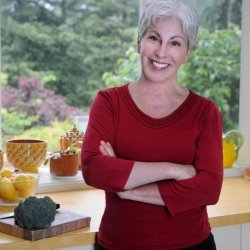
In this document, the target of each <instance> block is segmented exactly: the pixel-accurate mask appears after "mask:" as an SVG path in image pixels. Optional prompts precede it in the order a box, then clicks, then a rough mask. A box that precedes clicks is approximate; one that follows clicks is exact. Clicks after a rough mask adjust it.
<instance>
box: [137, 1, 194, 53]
mask: <svg viewBox="0 0 250 250" xmlns="http://www.w3.org/2000/svg"><path fill="white" fill-rule="evenodd" d="M158 18H160V19H166V18H178V20H179V22H180V24H181V27H182V31H183V33H184V34H185V35H186V37H187V40H188V47H189V48H191V49H192V48H194V46H195V40H196V36H197V31H198V27H199V21H198V15H197V12H196V10H195V9H194V8H192V7H191V6H189V5H188V4H186V3H184V2H183V1H181V0H151V1H149V2H148V3H147V5H146V7H145V9H144V11H143V14H142V16H141V18H140V22H139V27H138V41H141V39H142V38H143V37H144V36H145V34H146V33H147V32H148V30H149V29H150V28H152V26H154V25H155V23H156V21H157V19H158Z"/></svg>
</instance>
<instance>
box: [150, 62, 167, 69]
mask: <svg viewBox="0 0 250 250" xmlns="http://www.w3.org/2000/svg"><path fill="white" fill-rule="evenodd" d="M153 65H154V66H155V67H157V68H161V69H162V68H166V67H167V66H168V64H167V63H157V62H153Z"/></svg>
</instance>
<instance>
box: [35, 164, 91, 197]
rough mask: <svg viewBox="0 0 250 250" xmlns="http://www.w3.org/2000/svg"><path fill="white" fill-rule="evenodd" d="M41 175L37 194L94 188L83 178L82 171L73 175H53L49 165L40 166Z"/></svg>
mask: <svg viewBox="0 0 250 250" xmlns="http://www.w3.org/2000/svg"><path fill="white" fill-rule="evenodd" d="M39 176H40V178H39V183H38V187H37V192H36V193H37V194H39V193H52V192H62V191H73V190H85V189H92V187H90V186H88V185H87V184H86V183H85V181H84V180H83V177H82V172H81V171H78V173H77V175H76V176H72V177H71V176H70V177H53V176H51V174H50V172H49V168H48V167H40V168H39Z"/></svg>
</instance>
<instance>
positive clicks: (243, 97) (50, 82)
mask: <svg viewBox="0 0 250 250" xmlns="http://www.w3.org/2000/svg"><path fill="white" fill-rule="evenodd" d="M23 2H25V1H23ZM49 2H51V1H46V0H41V1H37V4H35V5H36V6H33V7H34V8H39V4H41V5H40V7H41V6H43V9H40V11H44V13H45V14H46V15H47V16H46V15H45V17H46V18H47V21H48V20H49V21H50V22H51V24H53V23H54V24H55V22H57V21H58V20H57V19H56V18H57V17H58V16H57V15H60V13H61V14H62V13H64V12H63V11H62V10H63V9H62V8H61V7H62V6H60V4H58V5H55V6H54V7H53V8H54V10H56V11H55V13H54V14H55V15H53V8H52V7H51V6H50V5H49V4H48V3H49ZM56 2H57V3H59V2H60V1H55V3H56ZM76 2H78V6H75V9H74V8H73V9H64V10H66V14H65V13H64V14H65V15H66V16H64V17H66V19H67V24H68V25H69V26H70V27H71V28H72V29H73V28H74V29H76V30H77V31H78V33H80V32H82V31H83V30H89V29H91V28H93V26H95V28H96V30H95V32H96V34H95V35H93V36H92V38H93V37H98V38H99V37H100V32H102V30H103V29H104V28H106V26H104V24H103V23H102V22H99V23H98V22H96V20H95V21H94V19H89V20H88V23H86V24H85V25H86V26H81V25H80V23H79V22H76V19H74V18H79V19H78V20H81V18H83V16H81V12H84V13H87V12H86V10H90V11H92V12H93V13H94V12H95V11H97V9H98V8H104V7H105V1H97V2H99V3H100V5H99V6H86V5H84V4H80V3H84V0H79V1H76ZM121 2H123V1H115V2H114V3H115V5H116V7H117V8H120V10H121V9H122V7H121ZM145 2H146V1H145V0H140V4H141V8H143V6H144V5H145ZM190 2H193V1H190ZM200 2H204V1H200ZM219 2H221V1H219ZM102 3H103V6H102V5H101V4H102ZM79 4H80V5H79ZM135 4H137V6H138V1H137V0H135V1H132V0H131V5H130V7H131V9H130V11H132V9H134V7H133V6H135ZM8 6H10V1H3V4H2V5H1V7H2V12H4V11H5V10H4V9H3V8H7V7H8ZM109 6H110V4H109ZM41 8H42V7H41ZM114 8H115V6H114ZM75 10H80V11H76V12H74V11H75ZM106 10H107V11H111V10H110V9H108V8H106ZM247 10H250V3H249V1H246V0H243V2H242V41H241V49H242V50H241V82H240V110H239V129H240V131H242V133H243V134H244V137H245V142H244V145H243V148H242V150H241V151H240V159H241V160H242V161H250V156H248V152H250V132H248V130H249V129H248V128H249V127H250V114H249V112H248V110H247V107H248V105H249V103H248V102H249V101H248V100H249V99H250V87H248V85H249V84H248V82H249V80H250V73H249V72H248V70H247V65H249V64H250V47H249V44H250V41H249V37H250V25H249V23H250V18H249V17H248V16H247ZM36 11H38V9H37V10H36ZM27 13H29V14H27ZM27 13H26V14H27V18H29V20H33V21H34V20H35V21H37V19H36V18H37V16H36V15H30V12H27ZM40 13H42V12H40ZM100 13H101V12H100ZM100 13H99V14H100ZM121 13H123V15H121V16H120V17H118V16H111V18H110V23H109V25H111V27H113V29H115V26H116V24H115V22H114V18H121V19H122V18H123V19H122V20H127V22H128V23H130V24H131V27H132V26H133V27H135V26H136V25H137V19H138V10H137V12H131V13H133V15H132V18H131V17H130V19H129V17H128V12H121ZM61 17H62V19H63V15H61ZM40 18H44V16H43V17H42V16H40ZM112 18H113V19H112ZM61 21H62V20H61ZM97 21H98V20H97ZM99 21H100V20H99ZM9 22H10V20H9ZM114 24H115V25H114ZM2 25H3V24H1V26H2ZM112 25H114V26H112ZM17 27H18V28H21V27H20V26H17ZM1 28H2V27H1ZM18 28H17V29H18ZM37 28H39V29H40V30H41V29H43V28H44V27H42V26H39V24H37ZM86 28H88V29H86ZM60 29H61V30H60V33H58V39H59V40H58V43H59V42H65V43H66V45H65V43H62V47H61V51H60V52H61V53H64V52H65V47H63V45H64V46H67V42H69V43H70V39H72V40H73V47H71V49H70V50H68V51H67V55H69V57H68V59H69V60H71V61H73V62H74V64H72V65H77V68H74V67H73V66H70V68H69V70H68V71H71V72H75V76H76V78H75V79H74V80H73V81H72V82H73V83H72V86H69V87H68V88H65V84H58V85H56V84H54V83H55V82H56V80H57V79H58V77H59V76H58V75H55V74H53V72H51V70H50V68H48V67H47V68H46V65H45V66H44V68H43V70H41V71H39V70H37V68H36V70H37V71H36V72H35V73H36V75H37V76H39V77H40V78H41V79H42V81H43V82H44V83H45V87H46V88H47V87H48V88H50V87H51V88H52V89H53V91H54V93H61V94H62V95H64V96H68V97H70V98H71V103H67V104H70V105H72V106H77V105H79V104H81V102H85V104H87V103H88V104H89V103H90V100H91V98H93V95H94V93H92V94H91V95H89V93H90V92H91V89H90V88H91V86H95V87H96V86H97V84H100V86H99V87H100V88H102V87H104V85H102V84H101V83H100V75H98V76H97V77H96V78H92V80H91V81H89V84H88V85H83V84H79V79H80V78H79V75H78V73H77V72H84V74H85V75H86V74H87V73H89V71H91V72H98V65H97V64H96V63H93V62H97V60H98V57H96V58H92V59H91V58H88V55H89V54H91V53H94V52H95V50H96V48H95V46H94V45H98V42H99V39H95V40H92V42H91V40H88V41H83V40H86V39H85V38H86V37H87V36H90V35H91V33H90V32H89V31H88V32H87V31H86V33H84V35H85V36H84V35H83V36H82V37H81V39H79V38H77V37H76V36H74V35H73V34H71V33H69V32H70V30H67V29H66V28H65V26H61V27H60ZM28 30H29V31H30V32H29V33H31V32H33V30H32V29H31V27H30V29H28ZM22 31H23V30H22ZM44 32H45V35H46V34H47V35H49V34H53V32H55V30H46V29H44ZM46 32H47V33H46ZM51 32H52V33H51ZM112 32H114V31H112V30H111V31H110V32H108V33H109V36H110V37H112V35H114V36H115V35H116V33H114V34H113V33H112ZM129 32H131V30H129V29H128V30H126V32H123V33H122V36H123V37H122V38H123V39H128V37H127V36H126V35H127V34H132V33H129ZM133 32H134V31H133ZM106 33H107V32H106ZM59 34H60V35H61V36H59ZM71 35H72V36H71ZM34 39H35V38H34ZM39 39H40V40H41V44H40V45H41V46H43V47H44V46H47V48H48V51H47V53H48V54H49V53H51V51H50V49H56V47H53V46H51V44H46V42H45V41H46V39H45V40H43V39H44V37H42V36H41V37H40V38H39ZM60 39H61V40H60ZM74 39H75V40H74ZM77 39H79V40H77ZM106 39H107V38H106ZM134 39H135V38H134V37H133V39H130V40H126V41H127V42H126V43H127V45H128V44H133V42H134V41H135V40H134ZM106 41H108V42H110V40H106ZM128 41H129V42H128ZM29 42H30V44H29V46H28V47H27V49H31V45H32V39H31V40H30V41H29ZM33 42H34V41H33ZM47 42H49V41H47ZM50 42H51V43H52V41H50ZM82 43H87V45H88V46H87V47H85V48H88V49H82V48H83V47H77V46H79V44H82ZM52 45H53V43H52ZM2 46H3V44H2ZM225 46H226V45H225ZM76 47H77V48H78V49H77V50H75V51H77V54H79V55H81V56H83V57H82V58H84V60H85V62H86V63H87V64H85V65H91V67H92V68H89V67H83V68H81V62H82V59H81V60H79V59H77V57H75V56H76V54H74V53H73V52H74V49H75V48H76ZM114 47H118V46H117V44H112V48H114ZM36 49H37V50H36V51H37V54H36V56H37V58H40V57H42V56H43V57H44V58H46V57H45V56H46V55H45V54H44V55H41V54H39V53H38V52H39V47H38V48H36ZM104 50H105V51H108V52H109V53H108V54H104V53H102V52H103V50H99V54H100V53H101V54H102V59H104V60H105V59H107V60H108V55H111V54H112V51H109V50H108V49H107V47H105V48H104ZM124 52H125V50H124ZM59 55H60V53H58V54H57V56H58V57H56V58H54V59H55V60H54V61H53V60H52V61H50V63H51V64H50V65H53V66H55V65H56V66H57V67H58V68H57V72H60V70H61V72H63V78H62V79H61V80H62V83H64V81H66V80H67V79H66V78H67V77H69V75H68V73H67V70H66V71H65V69H64V70H63V69H62V68H60V66H62V65H61V64H62V61H60V60H61V58H60V57H59ZM12 56H13V55H12ZM65 56H66V55H65ZM13 58H15V57H14V56H13ZM48 58H49V57H48ZM114 58H115V57H114ZM114 58H113V59H112V60H110V61H109V63H110V64H112V65H113V66H114ZM116 59H117V58H116ZM91 60H92V61H91ZM45 61H46V60H45ZM47 61H48V62H49V59H48V60H47ZM91 62H92V63H91ZM18 63H19V62H18ZM16 65H17V64H16ZM18 65H19V69H20V68H21V69H22V67H25V64H21V63H20V64H18ZM2 68H3V65H2ZM111 70H112V69H111ZM34 71H35V70H34ZM38 71H39V72H38ZM106 71H108V69H107V70H106ZM37 72H38V73H37ZM4 73H5V72H3V74H2V75H1V80H2V83H4V79H5V76H6V75H5V74H4ZM28 73H29V72H28ZM99 73H100V72H99ZM24 80H25V79H24ZM26 80H27V79H26ZM87 80H89V79H87ZM83 86H85V87H83ZM96 89H97V88H96ZM59 90H60V91H59ZM58 91H59V92H58ZM74 91H76V92H79V93H82V95H81V96H80V98H78V99H77V98H74V94H72V93H74ZM85 96H88V97H86V98H85ZM88 98H90V99H88ZM57 100H58V99H57ZM36 101H37V104H39V102H41V100H36ZM58 103H59V105H60V104H61V100H58ZM70 105H69V106H70ZM67 107H68V106H67ZM45 110H46V109H45ZM87 111H88V110H87V109H86V110H84V109H81V113H80V114H81V115H82V114H85V113H86V112H87ZM47 113H48V112H47ZM47 115H49V114H47ZM75 115H79V113H77V112H76V113H75ZM33 119H36V117H33ZM26 122H32V121H27V120H26ZM1 125H2V123H1ZM21 125H22V124H21ZM0 135H1V134H0Z"/></svg>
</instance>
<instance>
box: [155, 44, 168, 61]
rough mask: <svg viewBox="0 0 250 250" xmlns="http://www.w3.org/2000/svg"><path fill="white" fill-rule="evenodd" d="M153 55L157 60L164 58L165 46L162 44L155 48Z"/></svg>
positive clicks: (166, 52)
mask: <svg viewBox="0 0 250 250" xmlns="http://www.w3.org/2000/svg"><path fill="white" fill-rule="evenodd" d="M155 54H156V56H157V57H159V58H164V57H166V56H167V54H168V48H167V46H166V45H163V44H159V46H158V47H157V49H156V51H155Z"/></svg>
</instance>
